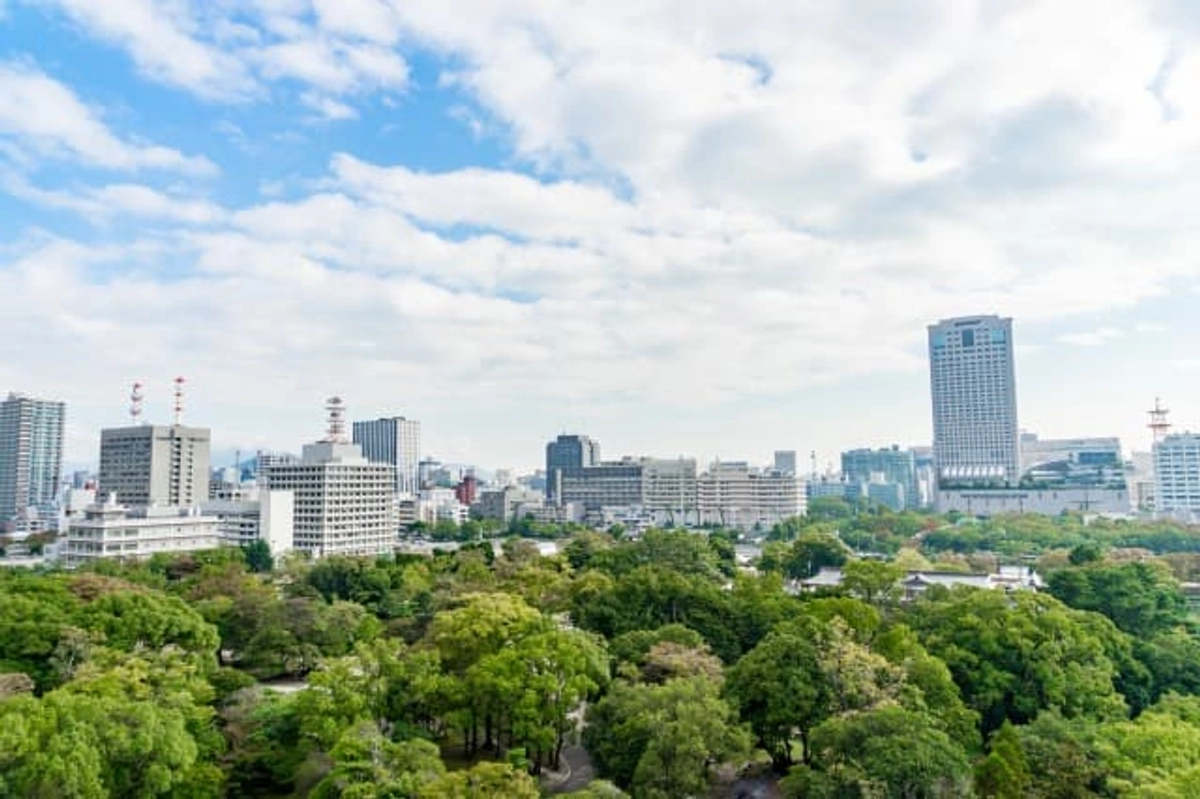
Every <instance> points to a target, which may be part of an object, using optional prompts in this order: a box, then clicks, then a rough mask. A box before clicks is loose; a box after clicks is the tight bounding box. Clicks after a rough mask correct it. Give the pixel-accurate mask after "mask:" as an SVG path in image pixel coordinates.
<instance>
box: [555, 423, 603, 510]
mask: <svg viewBox="0 0 1200 799" xmlns="http://www.w3.org/2000/svg"><path fill="white" fill-rule="evenodd" d="M598 463H600V442H599V441H594V440H592V439H591V438H589V437H588V436H579V435H560V436H559V437H558V438H556V439H555V440H553V441H551V442H550V443H548V444H547V445H546V498H547V499H548V500H550V501H551V502H558V501H559V500H560V498H561V495H560V493H559V489H560V487H559V475H560V473H561V471H562V470H563V469H581V468H584V467H588V466H595V465H596V464H598Z"/></svg>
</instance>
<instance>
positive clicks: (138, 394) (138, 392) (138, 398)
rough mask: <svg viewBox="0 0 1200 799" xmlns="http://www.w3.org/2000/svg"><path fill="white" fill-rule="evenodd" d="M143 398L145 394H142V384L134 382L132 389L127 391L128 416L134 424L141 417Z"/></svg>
mask: <svg viewBox="0 0 1200 799" xmlns="http://www.w3.org/2000/svg"><path fill="white" fill-rule="evenodd" d="M145 399H146V397H145V395H143V394H142V384H141V383H134V384H133V389H132V390H131V391H130V392H129V418H130V419H131V420H132V421H133V423H134V424H135V425H136V424H137V423H138V420H139V419H141V417H142V401H143V400H145Z"/></svg>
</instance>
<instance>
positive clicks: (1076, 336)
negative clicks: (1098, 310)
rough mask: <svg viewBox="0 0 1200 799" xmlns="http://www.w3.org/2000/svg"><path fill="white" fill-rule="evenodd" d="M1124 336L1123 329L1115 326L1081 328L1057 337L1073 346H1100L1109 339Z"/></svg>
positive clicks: (1112, 339) (1113, 339)
mask: <svg viewBox="0 0 1200 799" xmlns="http://www.w3.org/2000/svg"><path fill="white" fill-rule="evenodd" d="M1124 337H1125V331H1123V330H1120V329H1119V328H1115V327H1107V326H1106V327H1098V328H1096V329H1095V330H1082V331H1079V332H1076V333H1064V334H1063V335H1061V336H1059V337H1058V340H1059V341H1060V342H1062V343H1063V344H1070V345H1072V346H1074V347H1101V346H1103V345H1105V344H1107V343H1109V342H1110V341H1115V340H1117V339H1119V338H1124Z"/></svg>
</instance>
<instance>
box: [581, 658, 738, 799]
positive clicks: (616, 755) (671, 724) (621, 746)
mask: <svg viewBox="0 0 1200 799" xmlns="http://www.w3.org/2000/svg"><path fill="white" fill-rule="evenodd" d="M584 742H585V744H586V746H587V747H588V751H589V752H591V753H592V756H593V757H594V758H595V761H596V765H597V767H598V768H599V770H600V772H601V773H602V774H604V775H606V776H608V777H610V778H611V779H612V780H613V781H614V782H616V783H617V785H619V786H621V787H623V788H628V789H630V790H631V792H632V794H633V795H634V796H637V797H677V796H689V795H698V794H700V793H701V792H703V791H705V790H706V789H707V787H708V784H709V779H710V770H711V768H712V767H713V766H714V765H717V764H720V763H724V762H729V761H736V760H738V759H740V758H742V757H744V756H745V755H746V753H747V751H748V747H749V736H748V733H747V731H746V730H745V729H744V728H743V727H742V726H741V725H740V724H739V723H738V720H737V714H736V712H735V711H734V710H733V709H732V708H731V707H730V706H729V705H728V704H726V703H725V702H724V701H723V700H722V699H721V697H720V691H719V687H718V686H717V685H716V684H714V683H713V682H711V681H710V680H708V679H705V678H681V679H675V680H669V681H668V682H666V683H664V684H662V685H652V684H636V685H635V684H629V683H625V682H621V681H618V682H617V683H615V684H614V686H613V688H612V690H611V691H610V692H609V694H608V695H607V696H606V697H605V698H604V699H601V700H600V701H599V702H598V703H596V704H595V705H592V706H591V707H590V708H589V710H588V726H587V727H586V728H585V730H584Z"/></svg>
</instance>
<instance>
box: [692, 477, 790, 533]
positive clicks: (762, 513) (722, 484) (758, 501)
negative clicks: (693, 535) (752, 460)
mask: <svg viewBox="0 0 1200 799" xmlns="http://www.w3.org/2000/svg"><path fill="white" fill-rule="evenodd" d="M697 502H698V506H699V515H700V522H701V523H702V524H719V525H722V526H726V527H736V528H739V529H742V530H750V529H753V528H755V527H759V528H769V527H773V526H774V525H776V524H778V523H779V522H781V521H783V520H784V519H788V518H791V517H793V516H802V515H804V512H805V508H806V505H807V502H806V496H805V492H804V489H803V488H802V486H801V480H800V479H799V478H798V477H796V475H795V473H790V472H783V471H777V470H769V471H761V470H759V469H755V468H753V467H751V466H750V465H749V464H747V463H745V462H744V461H734V462H731V461H725V462H722V461H717V462H716V463H713V464H712V465H711V466H709V468H708V471H707V472H705V473H704V474H702V475H700V477H699V478H698V479H697Z"/></svg>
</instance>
